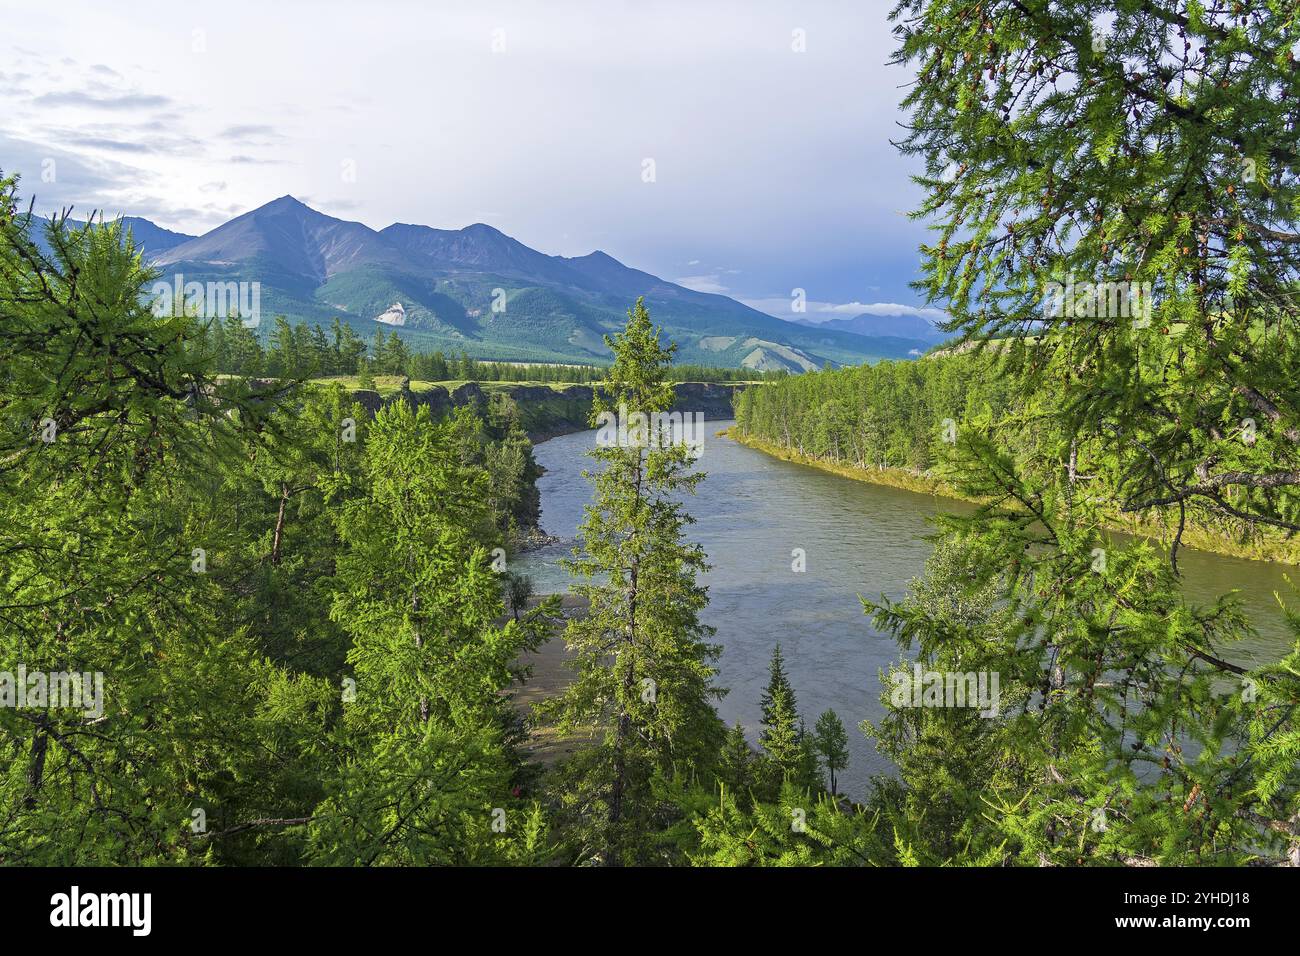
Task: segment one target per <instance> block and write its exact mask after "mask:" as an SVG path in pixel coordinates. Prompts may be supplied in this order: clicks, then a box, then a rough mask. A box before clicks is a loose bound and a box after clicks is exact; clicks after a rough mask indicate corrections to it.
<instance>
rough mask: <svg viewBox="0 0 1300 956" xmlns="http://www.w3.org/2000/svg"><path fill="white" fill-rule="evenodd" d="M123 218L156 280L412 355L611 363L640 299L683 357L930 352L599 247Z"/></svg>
mask: <svg viewBox="0 0 1300 956" xmlns="http://www.w3.org/2000/svg"><path fill="white" fill-rule="evenodd" d="M124 222H125V223H126V224H127V225H128V226H129V227H130V229H131V232H132V234H133V236H134V238H135V241H136V242H137V244H139V245H140V246H142V247H143V249H144V251H145V255H146V258H148V259H149V260H150V261H151V263H152V264H153V265H154V266H155V267H156V268H158V269H160V270H161V271H162V272H163V274H164V275H163V278H164V280H169V279H170V277H171V276H173V275H174V274H176V273H181V274H183V275H184V277H185V280H186V281H187V282H188V281H192V280H197V281H201V282H208V281H223V282H229V281H244V282H252V281H257V282H260V283H261V311H262V319H263V321H262V326H261V327H262V328H263V329H264V330H265V329H267V328H269V327H270V325H271V323H270V322H269V321H268V319H269V317H271V316H275V315H284V316H286V317H287V318H288V319H289V320H290V321H299V320H301V321H306V322H309V323H317V324H327V323H329V322H331V321H332V320H333V319H334V318H335V317H336V316H337V317H339V318H341V319H342V320H343V321H344V322H346V323H347V324H349V325H351V326H352V327H353V329H354V330H356V331H357V332H358V334H360V335H362V336H363V337H365V338H367V339H369V338H370V337H371V336H372V335H373V334H374V331H375V330H376V329H383V330H384V331H385V332H388V331H390V330H395V331H397V333H398V334H399V335H401V336H402V337H403V338H405V339H407V340H408V341H409V342H410V344H411V345H412V346H413V347H415V348H418V349H425V350H431V349H435V348H438V349H442V350H443V351H445V352H449V353H458V352H460V351H461V350H462V349H463V350H465V351H467V352H468V353H469V354H470V355H472V356H474V357H476V358H481V359H509V360H522V361H555V362H590V363H599V362H602V361H604V360H605V359H607V358H608V356H609V351H608V349H607V348H606V347H605V344H604V340H603V336H604V335H605V334H606V333H609V332H611V331H614V330H617V329H620V328H622V325H623V322H624V320H625V317H626V311H627V309H628V308H629V307H630V306H631V305H632V303H633V302H634V301H635V299H636V297H637V296H640V295H644V296H645V298H646V304H647V307H648V308H649V309H650V312H651V314H652V315H653V317H654V319H655V321H656V322H657V323H658V324H660V325H662V326H663V327H664V330H665V333H666V334H667V335H668V336H669V337H670V338H671V339H672V340H673V341H676V342H677V343H678V356H677V358H678V361H679V362H686V363H699V364H707V365H715V366H722V367H729V368H752V369H788V370H790V371H805V370H809V369H813V368H819V367H821V366H822V365H824V364H825V363H827V362H831V363H834V364H837V365H848V364H859V363H862V362H869V361H874V360H877V359H880V358H905V357H908V356H909V354H916V353H917V352H918V351H924V350H925V349H926V348H928V347H929V346H930V345H931V344H932V340H931V339H930V338H929V337H928V336H926V337H921V336H920V335H911V334H898V333H896V332H895V331H892V330H891V331H885V332H883V333H877V332H868V333H866V334H864V333H862V332H860V331H859V330H857V329H856V328H849V327H848V325H847V324H842V323H840V322H830V323H823V324H820V325H815V324H812V323H808V324H799V323H795V322H787V321H784V320H782V319H777V318H774V317H772V316H770V315H767V314H766V313H763V312H759V311H757V310H755V309H752V308H750V307H749V306H746V305H743V304H741V303H740V302H737V301H735V300H734V299H731V298H728V297H727V296H723V295H713V294H709V293H704V292H696V291H693V290H691V289H687V288H684V287H683V286H680V285H676V284H674V283H672V282H668V281H666V280H664V279H660V278H658V277H657V276H653V275H650V274H649V273H647V272H641V271H639V270H636V269H631V268H629V267H627V266H625V265H623V264H622V263H621V262H619V261H618V260H616V259H614V258H613V257H611V256H609V255H606V254H605V253H603V252H593V253H591V254H590V255H586V256H578V257H575V258H566V257H563V256H549V255H546V254H544V253H541V252H538V251H536V250H535V249H530V248H529V247H528V246H525V245H524V244H523V243H521V242H519V241H517V240H515V239H512V238H510V237H509V236H507V235H505V234H504V233H502V232H500V231H499V230H497V229H494V228H492V227H491V226H488V225H484V224H483V223H475V224H474V225H471V226H466V227H465V228H463V229H454V230H452V229H434V228H431V227H429V226H420V225H411V224H407V223H394V224H393V225H391V226H388V227H386V228H384V229H381V230H378V231H376V230H374V229H371V228H370V227H369V226H366V225H363V224H362V223H359V222H348V221H346V220H343V219H336V218H334V217H333V216H327V215H325V214H324V213H321V212H318V211H316V210H315V209H312V208H311V207H309V206H307V205H306V204H304V203H302V202H300V201H298V200H297V199H295V198H293V197H292V196H282V197H280V198H279V199H276V200H274V201H273V202H269V203H267V204H266V205H264V206H261V207H259V208H257V209H254V210H253V211H252V212H248V213H245V214H244V215H242V216H238V217H237V218H235V219H232V220H230V221H229V222H227V223H225V224H223V225H221V226H218V227H217V228H215V229H213V230H211V231H210V232H207V233H205V234H204V235H202V236H186V235H182V234H181V233H176V232H171V231H169V230H166V229H162V228H160V227H159V226H157V225H155V224H154V223H152V222H150V221H148V220H147V219H140V218H137V217H127V218H126V219H125V220H124ZM859 318H874V317H859ZM857 321H858V319H851V320H846V322H847V323H849V324H851V323H854V322H857ZM917 321H919V322H921V323H923V324H928V323H925V321H924V320H923V319H918V320H917ZM907 328H908V329H909V330H913V329H915V330H917V331H920V332H923V331H924V329H920V327H919V326H908V327H907Z"/></svg>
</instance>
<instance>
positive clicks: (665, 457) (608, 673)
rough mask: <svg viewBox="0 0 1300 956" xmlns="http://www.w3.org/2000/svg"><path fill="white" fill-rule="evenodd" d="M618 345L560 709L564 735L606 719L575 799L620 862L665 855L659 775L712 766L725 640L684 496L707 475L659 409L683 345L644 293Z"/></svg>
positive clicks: (604, 387)
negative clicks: (705, 615) (667, 335)
mask: <svg viewBox="0 0 1300 956" xmlns="http://www.w3.org/2000/svg"><path fill="white" fill-rule="evenodd" d="M606 341H607V343H608V345H609V347H610V349H611V350H612V351H613V354H614V360H613V363H612V364H611V365H610V367H609V369H608V371H607V373H606V375H605V378H604V379H603V381H602V382H601V383H600V386H599V388H598V389H597V390H596V397H595V400H594V402H593V407H592V418H591V423H592V425H593V426H603V427H602V430H601V432H600V433H599V435H600V436H601V437H598V440H597V445H598V447H597V448H596V449H595V450H594V451H592V452H591V455H592V457H593V458H594V459H595V461H596V462H597V463H598V465H599V469H598V470H597V471H596V472H595V473H594V474H591V475H590V476H589V477H590V478H591V480H592V482H593V485H594V488H595V494H594V499H593V501H592V503H591V504H590V505H589V506H588V507H587V509H586V517H585V518H584V520H583V522H582V525H581V528H580V531H579V547H578V549H577V550H576V551H575V557H574V559H573V560H571V561H569V562H568V566H569V567H570V569H571V570H572V571H573V572H574V573H575V574H576V575H577V576H579V578H580V579H581V582H580V583H579V584H577V585H575V587H574V591H575V592H576V593H577V594H579V595H581V596H582V597H584V598H585V599H586V600H587V601H588V603H589V609H588V612H587V613H586V614H585V615H583V616H580V617H577V618H574V619H573V620H571V621H570V622H569V624H568V627H567V629H566V631H565V639H566V641H567V642H568V646H569V648H570V650H571V652H572V653H573V655H574V666H575V668H576V671H577V674H576V678H575V680H574V681H573V683H572V684H571V685H570V686H569V688H568V689H567V690H566V691H565V693H564V694H563V695H562V696H560V697H559V698H557V699H556V700H555V701H554V702H553V705H552V709H551V712H552V713H553V714H555V716H556V718H557V720H558V723H559V725H560V727H561V729H562V730H564V731H576V730H578V729H579V728H583V727H591V726H593V725H594V726H595V727H597V728H598V733H599V734H600V739H599V742H598V744H597V745H596V746H594V747H592V748H589V749H588V750H587V751H585V752H583V753H580V754H579V755H577V756H576V757H575V758H574V759H573V761H572V765H571V767H570V768H569V778H570V783H569V787H568V793H567V794H566V795H565V803H566V805H567V806H568V807H569V808H570V809H571V813H572V816H573V819H574V820H575V823H574V825H573V830H574V832H575V834H576V837H575V840H576V842H577V843H578V844H579V846H578V850H577V852H578V854H579V855H580V856H581V857H582V858H584V859H594V860H596V861H599V862H601V863H603V864H605V865H621V864H628V863H637V862H645V861H649V860H653V859H655V858H656V856H655V848H654V847H653V845H652V841H651V839H650V836H651V834H652V833H653V832H654V830H655V829H658V828H659V827H658V824H659V823H662V820H660V819H658V818H659V817H662V815H664V814H670V813H672V812H673V810H672V806H671V803H669V802H668V801H659V800H657V799H656V796H655V794H654V792H653V787H652V783H653V780H654V778H655V777H656V776H657V775H672V774H690V773H693V772H699V771H702V770H704V769H706V768H707V769H710V770H711V768H712V765H713V763H714V762H715V761H716V759H717V754H718V751H719V747H720V744H721V742H722V736H723V725H722V723H721V721H720V720H719V719H718V716H717V713H716V712H715V710H714V708H713V704H712V701H713V700H714V699H716V698H718V697H720V696H721V694H722V691H720V690H719V689H718V688H717V687H715V685H714V683H713V678H714V675H715V668H714V661H715V660H716V659H717V656H718V653H719V649H718V648H717V647H716V646H715V645H713V644H711V643H709V638H710V637H711V635H712V629H711V628H709V627H707V626H706V625H704V624H702V623H701V622H700V620H699V613H700V611H701V610H702V609H703V608H704V606H705V604H706V603H707V595H706V591H705V589H704V587H702V586H701V585H700V584H699V583H698V582H697V581H696V575H697V574H699V573H700V572H701V571H703V570H704V569H705V567H706V564H705V556H704V553H703V551H702V549H701V548H700V547H699V546H698V545H696V544H693V543H690V542H688V541H687V540H686V539H685V532H686V529H687V527H688V526H689V525H690V524H691V522H692V520H693V519H692V518H691V517H690V515H689V514H688V513H687V512H686V510H685V508H684V506H683V504H682V501H681V498H682V496H683V495H687V494H690V493H691V492H692V491H693V490H694V488H695V486H696V485H697V484H698V482H699V481H700V480H701V479H702V478H703V475H702V474H700V473H699V472H696V471H694V470H693V468H692V458H691V451H690V449H689V448H688V447H687V446H686V445H685V444H684V443H683V442H682V441H681V440H680V439H681V436H680V435H674V434H672V431H671V428H670V427H669V424H668V423H667V422H665V421H663V420H661V419H660V418H658V417H657V416H659V415H660V414H661V413H664V412H667V411H668V410H669V408H670V407H671V406H672V404H673V388H672V385H671V384H670V383H669V382H668V380H667V377H666V370H667V368H668V366H669V365H670V364H671V362H672V357H673V352H674V351H675V346H673V345H664V344H662V343H661V342H660V332H659V329H658V328H656V327H655V326H654V324H653V323H652V322H651V319H650V313H649V312H648V311H647V310H646V308H645V303H644V302H643V301H642V300H640V299H638V300H637V302H636V305H635V306H634V307H633V308H632V309H630V310H628V321H627V325H626V327H625V328H624V329H623V331H622V332H621V333H619V334H617V335H615V336H613V337H612V338H607V340H606ZM611 422H613V423H617V424H621V425H625V426H627V427H626V428H625V429H619V428H617V427H615V424H611Z"/></svg>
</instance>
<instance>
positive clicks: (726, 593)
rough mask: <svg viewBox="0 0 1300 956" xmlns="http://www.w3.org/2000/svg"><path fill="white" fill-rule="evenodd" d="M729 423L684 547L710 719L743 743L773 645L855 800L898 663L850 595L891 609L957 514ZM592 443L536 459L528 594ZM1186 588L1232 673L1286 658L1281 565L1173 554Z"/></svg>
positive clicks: (548, 557) (575, 507)
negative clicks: (695, 572)
mask: <svg viewBox="0 0 1300 956" xmlns="http://www.w3.org/2000/svg"><path fill="white" fill-rule="evenodd" d="M731 424H732V423H731V422H709V423H708V430H707V434H706V438H705V441H704V448H703V454H702V456H701V457H700V459H699V462H698V467H699V468H700V470H702V471H704V472H705V473H706V474H707V475H708V477H707V478H706V479H705V480H704V481H703V482H701V483H700V485H699V491H698V493H697V494H696V496H695V497H694V498H693V499H692V500H690V501H689V503H688V507H687V510H688V511H689V512H690V513H691V515H692V516H693V517H694V518H695V521H696V523H695V524H694V525H693V526H691V528H690V530H689V534H690V536H691V537H692V538H693V539H694V540H696V541H698V542H699V543H700V544H701V545H703V547H704V549H705V551H706V552H707V554H708V558H709V563H710V564H711V565H712V567H711V570H710V571H709V572H708V573H707V574H706V575H705V576H704V577H703V579H702V581H703V583H704V584H705V585H707V586H708V589H709V607H708V609H707V610H706V611H705V613H704V615H703V619H704V621H705V623H707V624H711V625H712V626H713V627H715V628H717V635H716V637H715V641H716V642H717V643H718V644H721V645H722V648H723V651H722V657H721V659H720V662H719V679H718V683H719V684H720V685H721V686H723V687H727V688H729V689H730V693H728V694H727V696H726V697H724V698H723V699H722V700H721V701H720V702H719V704H718V711H719V713H720V714H721V715H722V717H723V719H724V720H726V721H727V723H728V724H731V723H733V722H735V721H740V723H741V724H742V725H743V726H744V727H745V729H746V731H747V732H748V734H749V737H750V740H751V742H753V741H756V739H757V732H758V725H759V706H758V701H759V697H760V696H761V694H762V692H763V688H764V687H765V686H766V684H767V666H768V660H769V658H770V656H771V653H772V647H773V645H774V644H776V643H777V642H780V644H781V646H782V650H783V651H784V653H785V659H786V667H787V671H788V672H789V675H790V680H791V683H792V684H793V685H794V688H795V693H796V695H797V696H798V702H799V710H800V713H801V714H802V715H803V717H804V719H805V720H806V721H807V724H808V726H809V727H810V728H811V726H812V724H813V722H814V721H815V720H816V719H817V715H818V714H820V713H821V712H822V711H823V710H825V709H827V708H832V709H834V710H835V711H836V713H838V714H839V716H840V719H841V720H843V722H844V724H845V727H846V728H847V729H848V732H849V747H850V750H851V760H850V764H849V767H848V769H847V771H845V772H843V773H841V774H840V775H839V776H840V789H841V791H843V792H844V793H846V794H848V795H849V796H851V797H854V798H860V797H862V795H863V793H864V790H865V787H866V783H867V780H868V778H869V777H870V776H871V775H872V774H876V773H887V772H889V771H890V769H891V765H890V763H889V761H887V760H886V759H885V758H884V757H882V756H881V755H879V754H878V753H876V750H875V745H874V744H873V742H872V741H870V740H868V739H867V738H865V737H863V736H862V734H860V733H859V732H858V731H857V730H856V725H857V724H858V722H859V721H861V720H862V719H863V718H873V719H874V718H877V717H879V716H880V714H881V706H880V701H879V698H880V692H881V683H880V678H879V673H880V671H881V669H883V668H885V667H887V666H888V665H889V663H891V662H893V661H897V660H898V659H899V651H898V647H897V645H896V644H895V642H894V639H893V638H892V637H891V636H890V635H889V634H887V633H883V632H881V631H879V630H877V629H876V628H874V627H873V626H872V625H871V622H870V620H869V619H868V618H867V617H866V616H865V615H864V614H863V612H862V605H861V603H860V602H859V600H858V595H862V596H863V597H870V598H875V597H878V596H879V595H881V594H885V595H887V596H889V597H890V598H894V599H898V598H901V597H903V596H904V595H905V593H906V591H907V584H908V582H909V581H910V580H911V579H912V578H914V577H916V576H917V575H918V574H919V573H920V572H921V570H922V568H923V566H924V564H925V561H926V558H927V557H928V556H929V553H930V548H931V545H930V543H929V542H928V541H926V540H925V535H927V534H929V533H930V532H931V531H932V530H933V529H932V527H931V525H930V523H929V519H930V517H931V516H932V515H934V514H936V513H938V512H940V511H953V510H961V509H963V508H965V507H966V506H965V505H963V504H962V503H960V502H955V501H952V500H949V499H945V498H936V497H933V496H930V495H924V494H916V493H914V492H910V491H901V490H898V489H895V488H889V487H885V486H882V485H872V484H868V483H866V482H861V481H853V480H850V479H848V478H841V477H839V476H838V475H832V474H828V473H826V472H822V471H818V470H817V469H814V468H809V467H806V466H803V465H797V464H792V463H790V462H784V461H780V460H778V459H775V458H771V457H769V456H768V455H765V454H763V453H762V452H759V451H755V450H753V449H751V448H746V447H745V446H743V445H739V444H737V443H736V442H734V441H732V440H730V439H728V438H723V437H716V436H715V432H717V431H718V430H720V429H723V428H727V427H729V426H730V425H731ZM595 435H596V433H595V432H594V431H587V432H579V433H576V434H572V435H565V436H562V437H560V438H553V439H551V440H550V441H546V442H542V443H541V444H539V445H538V446H537V447H536V450H535V455H536V458H537V461H538V463H539V464H541V465H542V466H543V467H544V468H545V469H546V474H544V475H543V476H542V478H541V479H540V480H539V481H538V488H539V491H540V492H541V503H542V527H543V528H544V529H545V530H546V531H547V532H548V533H549V534H552V535H556V536H558V537H560V538H561V539H562V543H561V544H558V545H553V546H549V547H547V548H544V549H541V550H538V551H534V552H531V553H529V554H526V555H523V556H521V558H520V559H519V560H520V562H521V566H520V568H519V570H521V571H523V572H524V573H526V574H529V575H530V576H531V577H532V578H533V581H534V584H535V586H536V589H537V591H538V592H539V593H557V592H561V591H564V590H566V589H567V587H568V584H569V577H568V575H567V573H566V572H565V571H564V569H563V568H561V567H560V565H559V563H558V562H559V559H560V558H562V557H564V556H566V555H567V554H568V553H569V552H570V551H571V550H572V548H573V545H574V541H575V536H576V534H577V528H578V523H579V521H580V520H581V519H582V509H583V507H584V506H585V505H586V504H588V503H589V502H590V500H591V485H590V484H589V482H588V481H587V480H586V479H584V478H583V477H582V471H583V470H584V469H586V468H589V467H593V466H594V463H593V462H592V461H591V459H589V458H587V457H586V453H587V452H588V451H590V450H591V449H592V448H594V447H595ZM795 548H802V549H803V550H804V552H805V554H806V570H805V571H804V572H802V573H798V572H795V571H793V570H792V561H793V560H794V559H793V558H792V556H791V552H792V551H793V549H795ZM1179 565H1180V567H1181V569H1182V571H1183V576H1184V579H1185V582H1186V584H1185V587H1186V590H1187V594H1188V596H1189V598H1190V599H1191V600H1192V601H1194V602H1201V603H1208V602H1210V601H1211V600H1212V599H1213V598H1214V597H1215V596H1216V595H1218V594H1222V593H1224V592H1227V591H1229V590H1232V589H1234V588H1235V589H1237V590H1238V591H1239V592H1240V597H1241V599H1242V600H1243V603H1244V604H1245V605H1246V607H1247V609H1248V611H1249V613H1250V616H1251V618H1252V620H1253V621H1254V623H1255V627H1256V628H1257V630H1258V632H1259V633H1258V636H1257V637H1255V638H1252V639H1251V640H1249V641H1246V642H1242V643H1239V644H1237V645H1235V646H1234V647H1232V648H1229V649H1224V651H1223V653H1224V656H1225V657H1226V658H1227V659H1229V660H1231V661H1233V662H1234V663H1238V664H1242V665H1245V666H1250V665H1252V664H1253V663H1256V662H1263V661H1270V660H1277V659H1278V658H1279V657H1281V656H1282V655H1283V654H1284V653H1285V652H1286V651H1287V650H1288V649H1289V646H1290V645H1289V640H1288V638H1287V632H1286V628H1285V626H1284V622H1283V619H1282V615H1281V613H1280V611H1279V609H1278V605H1277V601H1276V598H1275V597H1274V593H1275V592H1276V593H1277V594H1281V595H1284V596H1285V595H1287V594H1289V590H1290V589H1289V587H1288V585H1287V584H1286V581H1285V580H1284V577H1283V575H1284V574H1285V573H1286V572H1287V571H1289V570H1290V568H1289V566H1284V565H1277V564H1266V563H1262V562H1255V561H1243V560H1239V559H1235V558H1225V557H1219V556H1216V555H1211V554H1206V553H1203V552H1197V551H1191V550H1187V549H1184V550H1182V551H1180V552H1179Z"/></svg>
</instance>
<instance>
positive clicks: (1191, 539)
mask: <svg viewBox="0 0 1300 956" xmlns="http://www.w3.org/2000/svg"><path fill="white" fill-rule="evenodd" d="M719 434H725V435H726V437H727V438H730V439H731V440H732V441H734V442H736V443H737V444H740V445H744V446H745V447H746V448H753V449H754V450H755V451H761V452H762V453H763V454H765V455H770V456H772V457H773V458H778V459H780V460H781V461H787V462H790V463H791V464H796V465H804V466H806V467H808V468H816V469H817V470H818V471H824V472H828V473H829V474H832V475H838V476H839V477H841V478H848V479H850V480H852V481H863V482H867V483H868V484H873V485H885V486H886V487H889V488H898V489H901V490H903V491H911V492H915V493H917V494H923V495H931V496H933V497H937V498H948V499H950V500H953V501H962V502H966V503H968V504H979V502H978V501H977V500H976V499H975V498H972V497H970V496H968V495H963V494H961V493H960V492H958V491H957V490H956V489H955V488H953V487H952V486H950V485H948V484H946V483H945V482H942V481H940V480H938V479H937V478H933V477H931V476H929V475H926V474H922V473H920V472H913V471H908V470H907V469H903V468H858V467H856V466H854V465H843V464H840V463H838V462H830V461H824V460H822V459H819V458H813V457H811V456H809V455H804V454H801V453H799V452H797V451H795V450H793V449H790V448H784V447H782V446H780V445H774V444H772V443H770V442H766V441H763V440H762V439H760V438H754V437H753V436H751V435H745V434H743V433H741V432H740V431H739V429H737V428H735V427H732V428H729V429H727V430H726V431H725V432H720V433H719ZM1106 527H1107V528H1109V529H1110V530H1112V531H1118V532H1121V533H1123V534H1127V535H1132V536H1133V537H1137V538H1147V539H1150V540H1153V541H1160V542H1164V543H1167V542H1168V541H1170V540H1171V539H1172V535H1173V531H1174V529H1173V528H1172V527H1165V526H1163V525H1162V524H1159V523H1157V522H1154V521H1144V520H1141V519H1138V518H1132V517H1125V516H1121V515H1112V516H1111V517H1110V520H1108V521H1107V522H1106ZM1180 546H1181V547H1183V548H1190V549H1192V550H1195V551H1204V552H1206V553H1208V554H1218V555H1223V556H1225V557H1230V558H1240V559H1243V560H1246V561H1258V562H1261V563H1270V564H1296V563H1297V562H1298V561H1300V545H1298V544H1297V543H1296V542H1293V541H1276V540H1257V541H1250V542H1237V541H1232V540H1230V539H1227V538H1225V537H1223V536H1222V535H1218V534H1215V533H1213V532H1209V531H1206V530H1204V529H1202V528H1198V527H1194V526H1188V527H1187V528H1186V529H1185V530H1184V531H1183V536H1182V540H1181V545H1180Z"/></svg>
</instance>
